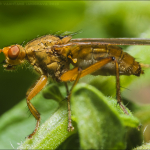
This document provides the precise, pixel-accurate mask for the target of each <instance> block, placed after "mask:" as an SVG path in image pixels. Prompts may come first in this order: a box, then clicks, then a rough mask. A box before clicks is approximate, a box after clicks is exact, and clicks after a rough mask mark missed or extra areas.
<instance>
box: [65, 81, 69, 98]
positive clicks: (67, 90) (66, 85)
mask: <svg viewBox="0 0 150 150" xmlns="http://www.w3.org/2000/svg"><path fill="white" fill-rule="evenodd" d="M65 87H66V92H67V95H69V89H68V84H67V82H65Z"/></svg>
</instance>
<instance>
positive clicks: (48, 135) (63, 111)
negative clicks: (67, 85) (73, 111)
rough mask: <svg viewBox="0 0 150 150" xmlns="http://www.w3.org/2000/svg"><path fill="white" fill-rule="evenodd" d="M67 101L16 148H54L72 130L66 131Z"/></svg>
mask: <svg viewBox="0 0 150 150" xmlns="http://www.w3.org/2000/svg"><path fill="white" fill-rule="evenodd" d="M67 124H68V118H67V102H66V101H63V102H62V103H61V106H60V107H59V109H58V110H57V111H56V112H55V113H54V114H53V116H52V117H50V118H49V119H48V120H47V121H46V122H45V123H44V124H43V125H42V126H41V127H40V128H39V130H38V132H37V133H36V135H35V136H33V138H32V139H27V140H26V141H25V142H24V143H23V144H22V145H21V146H20V147H18V149H56V148H57V147H58V146H59V145H60V144H61V143H62V142H63V141H65V139H67V138H68V137H69V136H70V135H72V134H74V133H75V132H76V130H74V132H68V131H67Z"/></svg>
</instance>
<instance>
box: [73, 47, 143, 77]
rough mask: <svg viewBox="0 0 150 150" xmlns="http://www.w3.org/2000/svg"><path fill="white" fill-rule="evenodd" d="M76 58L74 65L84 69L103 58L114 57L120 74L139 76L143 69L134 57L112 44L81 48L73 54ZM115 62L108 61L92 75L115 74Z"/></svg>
mask: <svg viewBox="0 0 150 150" xmlns="http://www.w3.org/2000/svg"><path fill="white" fill-rule="evenodd" d="M75 57H76V58H77V62H76V63H73V64H74V66H78V67H81V68H82V69H85V68H87V67H89V66H90V65H92V64H94V63H96V62H98V61H100V60H101V59H103V58H107V57H115V58H116V60H117V62H118V64H119V73H120V75H136V76H139V75H140V74H141V73H143V71H142V70H141V66H140V65H139V63H138V62H136V61H135V59H134V58H133V57H132V56H131V55H129V54H128V53H126V52H123V51H122V49H121V48H120V47H118V46H113V45H98V46H94V47H86V48H81V49H80V50H78V51H77V52H76V54H74V55H73V58H75ZM115 70H116V69H115V62H113V61H112V62H110V63H108V64H106V65H105V66H103V67H102V68H101V69H99V70H98V71H96V72H94V73H93V75H105V76H107V75H115V74H116V72H115Z"/></svg>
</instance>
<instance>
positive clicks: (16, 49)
mask: <svg viewBox="0 0 150 150" xmlns="http://www.w3.org/2000/svg"><path fill="white" fill-rule="evenodd" d="M19 52H20V49H19V47H18V46H13V47H11V48H10V49H9V51H8V57H9V58H10V59H12V60H15V59H16V58H17V57H18V55H19Z"/></svg>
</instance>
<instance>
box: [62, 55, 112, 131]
mask: <svg viewBox="0 0 150 150" xmlns="http://www.w3.org/2000/svg"><path fill="white" fill-rule="evenodd" d="M111 61H114V57H109V58H104V59H103V60H101V61H99V62H97V63H95V64H93V65H91V66H89V67H87V68H86V69H84V70H82V69H81V68H78V67H76V68H74V69H72V70H69V71H67V72H66V73H64V74H63V75H62V76H61V77H60V79H61V81H65V82H66V81H74V80H75V82H74V84H73V86H72V88H71V90H70V93H69V94H68V96H67V98H68V131H72V130H73V129H74V127H73V126H72V123H71V107H70V98H71V93H72V90H73V88H74V86H75V85H76V84H77V83H78V81H79V79H80V78H81V77H83V76H85V75H87V74H90V73H92V72H94V71H96V70H98V69H100V68H101V67H103V66H104V65H105V64H107V63H109V62H111Z"/></svg>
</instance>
